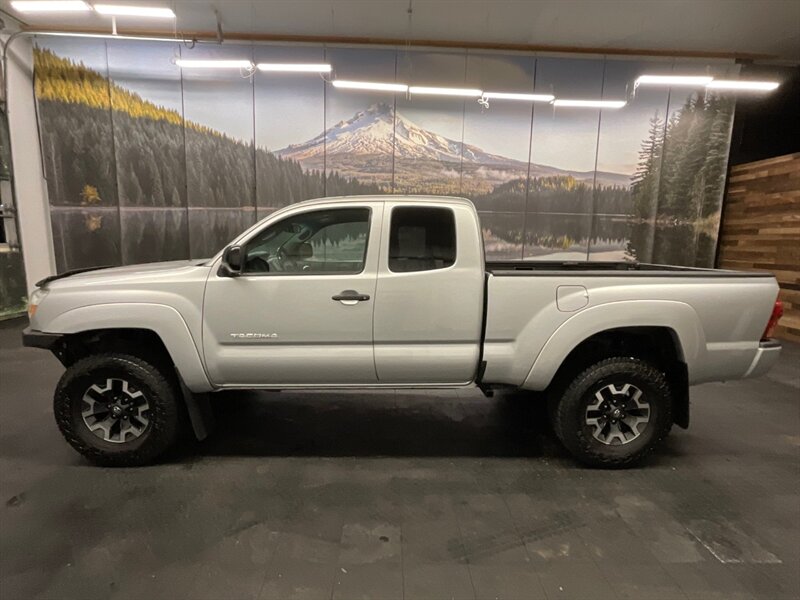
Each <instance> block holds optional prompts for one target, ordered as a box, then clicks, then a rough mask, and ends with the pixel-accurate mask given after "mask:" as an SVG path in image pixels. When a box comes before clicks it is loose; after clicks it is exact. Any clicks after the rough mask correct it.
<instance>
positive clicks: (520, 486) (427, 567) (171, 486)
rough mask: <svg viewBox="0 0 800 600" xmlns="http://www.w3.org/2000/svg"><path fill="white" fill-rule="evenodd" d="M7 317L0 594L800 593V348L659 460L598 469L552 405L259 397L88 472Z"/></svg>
mask: <svg viewBox="0 0 800 600" xmlns="http://www.w3.org/2000/svg"><path fill="white" fill-rule="evenodd" d="M21 328H22V324H21V323H20V322H19V321H17V322H16V323H6V324H5V325H0V501H1V502H2V504H0V598H2V599H3V600H14V599H17V598H20V599H22V598H75V599H81V600H85V599H90V598H103V599H106V598H108V599H118V598H146V599H148V600H149V599H155V598H169V599H175V598H207V599H215V600H216V599H221V598H254V599H255V598H260V599H267V598H276V599H280V600H286V599H288V598H326V599H330V598H343V599H348V600H350V599H357V598H376V599H381V600H385V599H392V598H431V599H436V600H440V599H447V598H487V599H493V598H515V599H522V598H547V599H551V600H552V599H555V598H592V599H596V598H632V599H637V600H640V599H645V598H658V599H672V598H681V599H687V598H717V599H720V600H733V599H740V598H741V599H745V598H765V599H766V598H769V599H776V598H798V597H800V373H799V372H798V369H800V346H791V347H788V348H787V349H786V352H785V353H784V357H783V359H782V362H781V364H779V365H778V366H777V367H776V368H775V369H774V370H773V371H772V372H771V373H770V374H769V375H767V376H766V377H764V378H762V379H759V380H753V381H743V382H731V383H726V384H710V385H704V386H701V387H698V388H695V390H694V393H693V413H692V421H693V424H692V427H691V429H689V430H688V431H683V430H680V429H676V430H674V431H673V434H672V435H671V437H670V438H669V440H668V442H667V443H666V445H665V446H664V447H663V449H662V450H661V451H660V452H659V453H657V454H656V455H655V456H653V457H652V458H651V459H650V460H649V461H648V462H647V464H646V465H643V466H642V467H641V468H639V469H633V470H628V471H616V472H611V471H606V472H604V471H592V470H587V469H583V468H580V467H578V466H576V465H575V463H573V461H572V460H570V458H568V457H567V456H566V455H565V453H564V452H563V451H562V450H561V449H560V448H559V447H558V445H557V444H556V442H555V441H554V440H553V438H552V435H551V434H550V433H549V432H548V429H547V427H546V426H544V425H543V424H542V423H543V415H542V412H541V410H539V409H538V408H537V407H536V405H535V404H533V403H531V402H525V400H524V399H521V398H519V397H513V396H512V397H500V398H495V399H491V400H490V399H485V398H483V397H482V396H481V395H480V394H478V393H474V392H472V391H469V392H466V393H464V392H458V393H456V392H455V391H450V392H444V393H437V394H426V393H414V394H407V393H400V392H398V393H396V394H395V393H393V392H388V393H380V394H339V393H326V394H321V393H314V394H310V393H299V392H296V393H261V394H256V393H247V394H230V395H226V396H224V397H220V398H218V399H217V400H216V407H217V411H218V415H219V422H218V429H217V431H216V433H215V435H214V437H213V439H211V440H208V441H207V442H205V443H202V444H196V445H193V446H190V447H188V448H184V449H183V450H182V451H180V452H178V453H176V454H175V455H173V456H172V457H170V458H169V459H168V461H167V462H166V463H165V464H161V465H158V466H154V467H149V468H141V469H129V470H113V469H101V468H96V467H93V466H90V465H88V464H87V463H86V462H84V461H83V460H82V459H81V458H80V457H79V456H78V455H77V454H75V453H74V452H73V451H72V450H71V449H70V448H69V447H68V446H67V444H66V443H65V442H64V441H63V440H62V439H61V436H60V435H59V433H58V431H57V429H56V426H55V423H54V422H53V418H52V414H51V406H50V402H51V397H52V392H53V387H54V385H55V383H56V381H57V379H58V377H59V376H60V374H61V372H62V368H61V365H60V364H59V363H58V362H57V361H56V359H55V358H53V357H52V356H51V355H50V354H49V353H47V352H45V351H38V350H33V349H25V348H21V347H20V341H19V332H20V330H21Z"/></svg>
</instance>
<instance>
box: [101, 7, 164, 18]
mask: <svg viewBox="0 0 800 600" xmlns="http://www.w3.org/2000/svg"><path fill="white" fill-rule="evenodd" d="M94 10H95V11H96V12H98V13H100V14H101V15H108V16H110V17H155V18H157V19H174V18H175V13H174V12H172V9H171V8H159V7H152V6H128V5H122V4H95V5H94Z"/></svg>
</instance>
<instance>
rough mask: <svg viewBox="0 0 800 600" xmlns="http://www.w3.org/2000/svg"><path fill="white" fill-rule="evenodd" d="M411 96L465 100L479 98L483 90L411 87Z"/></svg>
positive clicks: (409, 89)
mask: <svg viewBox="0 0 800 600" xmlns="http://www.w3.org/2000/svg"><path fill="white" fill-rule="evenodd" d="M408 91H409V92H411V93H412V94H428V95H431V96H465V97H467V98H479V97H480V96H482V95H483V90H473V89H465V88H440V87H420V86H416V85H412V86H411V87H410V88H408Z"/></svg>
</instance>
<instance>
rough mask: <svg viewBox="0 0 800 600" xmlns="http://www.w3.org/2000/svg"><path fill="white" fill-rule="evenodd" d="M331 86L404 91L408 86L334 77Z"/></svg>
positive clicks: (349, 88) (347, 88) (380, 90)
mask: <svg viewBox="0 0 800 600" xmlns="http://www.w3.org/2000/svg"><path fill="white" fill-rule="evenodd" d="M332 83H333V87H335V88H343V89H346V90H375V91H378V92H405V91H408V86H407V85H406V84H405V83H377V82H374V81H345V80H344V79H336V80H335V81H333V82H332Z"/></svg>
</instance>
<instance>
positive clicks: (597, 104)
mask: <svg viewBox="0 0 800 600" xmlns="http://www.w3.org/2000/svg"><path fill="white" fill-rule="evenodd" d="M626 104H627V102H626V101H625V100H562V99H560V98H556V99H555V100H554V101H553V105H554V106H572V107H575V108H622V107H623V106H625V105H626Z"/></svg>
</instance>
